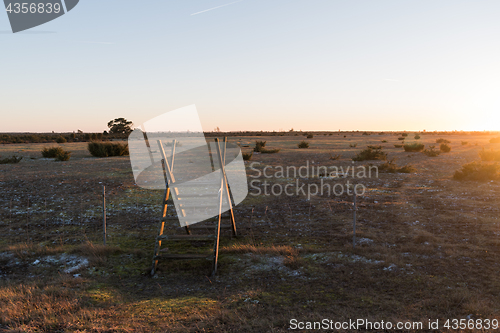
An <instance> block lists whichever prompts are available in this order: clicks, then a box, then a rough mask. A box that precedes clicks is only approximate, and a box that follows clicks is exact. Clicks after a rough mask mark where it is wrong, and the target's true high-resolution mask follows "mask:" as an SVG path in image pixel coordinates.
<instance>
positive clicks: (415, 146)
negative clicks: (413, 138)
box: [403, 142, 425, 152]
mask: <svg viewBox="0 0 500 333" xmlns="http://www.w3.org/2000/svg"><path fill="white" fill-rule="evenodd" d="M424 147H425V145H423V144H422V143H418V142H415V143H407V144H405V145H404V146H403V148H404V150H405V152H418V151H422V150H424Z"/></svg>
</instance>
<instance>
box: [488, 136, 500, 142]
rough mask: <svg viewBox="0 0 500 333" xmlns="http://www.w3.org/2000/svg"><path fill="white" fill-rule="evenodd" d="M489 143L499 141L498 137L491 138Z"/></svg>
mask: <svg viewBox="0 0 500 333" xmlns="http://www.w3.org/2000/svg"><path fill="white" fill-rule="evenodd" d="M490 143H500V137H498V138H491V139H490Z"/></svg>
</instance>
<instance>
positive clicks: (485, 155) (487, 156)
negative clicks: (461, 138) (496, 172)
mask: <svg viewBox="0 0 500 333" xmlns="http://www.w3.org/2000/svg"><path fill="white" fill-rule="evenodd" d="M479 157H481V160H483V161H500V151H493V150H490V151H486V150H484V148H483V150H482V151H480V152H479Z"/></svg>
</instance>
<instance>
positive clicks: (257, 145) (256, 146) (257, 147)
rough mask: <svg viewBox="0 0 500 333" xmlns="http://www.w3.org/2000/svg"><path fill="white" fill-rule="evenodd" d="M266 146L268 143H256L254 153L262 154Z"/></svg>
mask: <svg viewBox="0 0 500 333" xmlns="http://www.w3.org/2000/svg"><path fill="white" fill-rule="evenodd" d="M265 146H266V141H255V148H254V149H253V151H254V152H256V153H260V151H261V150H262V149H263V148H264V147H265Z"/></svg>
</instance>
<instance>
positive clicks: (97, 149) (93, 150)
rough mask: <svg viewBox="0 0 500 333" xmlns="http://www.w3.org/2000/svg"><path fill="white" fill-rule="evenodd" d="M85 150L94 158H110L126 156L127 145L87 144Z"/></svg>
mask: <svg viewBox="0 0 500 333" xmlns="http://www.w3.org/2000/svg"><path fill="white" fill-rule="evenodd" d="M87 149H88V150H89V152H90V154H91V155H92V156H95V157H110V156H124V155H128V154H129V152H128V145H127V144H121V143H109V142H106V143H103V142H89V144H88V147H87Z"/></svg>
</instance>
